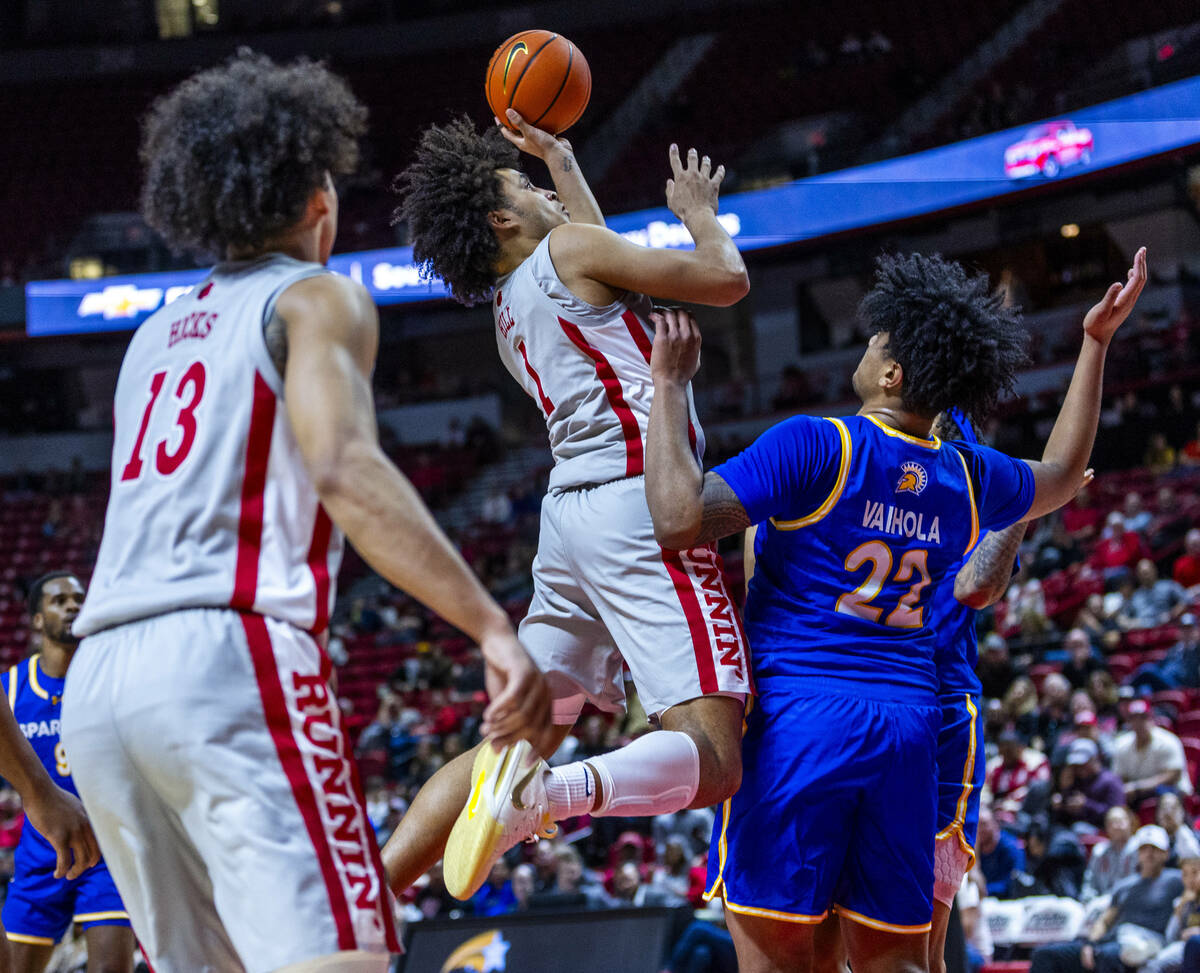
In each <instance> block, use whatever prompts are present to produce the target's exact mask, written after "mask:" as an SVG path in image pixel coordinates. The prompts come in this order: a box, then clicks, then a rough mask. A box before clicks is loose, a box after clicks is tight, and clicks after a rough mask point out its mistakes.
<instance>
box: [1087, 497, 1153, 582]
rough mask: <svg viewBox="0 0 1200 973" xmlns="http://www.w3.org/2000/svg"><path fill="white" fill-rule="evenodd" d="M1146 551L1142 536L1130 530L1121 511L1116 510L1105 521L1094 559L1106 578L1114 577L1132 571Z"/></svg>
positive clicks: (1093, 555)
mask: <svg viewBox="0 0 1200 973" xmlns="http://www.w3.org/2000/svg"><path fill="white" fill-rule="evenodd" d="M1145 553H1146V547H1145V544H1143V543H1142V539H1141V537H1140V536H1139V535H1137V534H1135V533H1134V532H1133V531H1131V530H1128V529H1127V528H1126V527H1125V518H1124V517H1123V516H1122V514H1121V512H1120V511H1119V510H1114V511H1113V512H1112V513H1110V514H1109V515H1108V519H1107V520H1106V521H1105V526H1104V530H1103V531H1102V532H1101V533H1100V543H1098V544H1097V545H1096V549H1095V551H1094V552H1093V554H1092V560H1093V562H1094V563H1095V564H1096V566H1097V567H1099V568H1100V569H1101V570H1102V571H1103V572H1104V576H1105V577H1106V578H1112V577H1117V576H1120V575H1123V574H1125V573H1126V572H1129V571H1132V570H1133V566H1134V565H1135V564H1136V563H1137V561H1138V558H1140V557H1143V556H1144V555H1145Z"/></svg>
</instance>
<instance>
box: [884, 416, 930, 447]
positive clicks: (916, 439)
mask: <svg viewBox="0 0 1200 973" xmlns="http://www.w3.org/2000/svg"><path fill="white" fill-rule="evenodd" d="M867 418H868V419H870V420H871V421H872V422H873V423H875V425H877V426H878V427H879V428H880V429H882V430H883V431H884V432H885V433H887V434H888V435H889V436H895V437H896V438H897V439H903V440H904V441H905V442H906V443H912V444H913V445H914V446H924V447H925V448H926V449H941V448H942V441H941V440H940V439H938V438H937V436H934V437H933V438H932V439H922V438H921V437H920V436H910V435H909V434H908V433H906V432H901V431H900V430H899V429H893V428H892V427H891V426H889V425H888V424H887V423H886V422H881V421H880V420H878V419H876V418H875V417H874V416H867Z"/></svg>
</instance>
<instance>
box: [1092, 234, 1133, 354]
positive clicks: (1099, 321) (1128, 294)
mask: <svg viewBox="0 0 1200 973" xmlns="http://www.w3.org/2000/svg"><path fill="white" fill-rule="evenodd" d="M1145 286H1146V248H1145V247H1142V248H1141V249H1140V250H1138V252H1137V253H1136V254H1134V257H1133V266H1132V267H1130V268H1129V273H1128V274H1127V275H1126V279H1125V283H1124V284H1113V285H1112V286H1111V287H1110V288H1109V289H1108V292H1107V293H1106V294H1105V295H1104V297H1103V298H1102V299H1101V301H1100V303H1099V304H1097V305H1096V306H1095V307H1093V308H1092V309H1091V310H1090V311H1088V313H1087V317H1085V318H1084V319H1083V330H1084V333H1086V334H1087V335H1089V336H1091V337H1092V338H1095V339H1096V340H1097V341H1099V342H1100V343H1101V344H1104V345H1107V344H1108V343H1109V342H1110V341H1111V340H1112V336H1113V335H1114V334H1115V333H1116V330H1117V328H1119V327H1120V326H1121V324H1122V323H1123V322H1124V321H1125V319H1126V318H1127V317H1129V312H1130V311H1132V310H1133V305H1134V304H1136V303H1137V299H1138V295H1139V294H1141V293H1142V288H1143V287H1145Z"/></svg>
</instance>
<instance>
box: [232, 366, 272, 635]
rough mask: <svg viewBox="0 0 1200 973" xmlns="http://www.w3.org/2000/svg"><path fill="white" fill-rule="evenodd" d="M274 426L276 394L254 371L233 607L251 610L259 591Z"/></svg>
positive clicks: (239, 518)
mask: <svg viewBox="0 0 1200 973" xmlns="http://www.w3.org/2000/svg"><path fill="white" fill-rule="evenodd" d="M274 428H275V393H274V392H272V391H271V386H269V385H268V384H267V383H266V382H265V381H264V380H263V377H262V376H261V375H260V374H259V373H258V372H257V371H256V372H255V373H254V404H253V406H252V407H251V409H250V434H249V436H247V437H246V472H245V473H244V474H243V476H242V512H241V515H240V516H239V517H238V548H237V566H236V568H235V569H234V575H233V598H232V599H231V600H230V604H231V605H232V606H233V607H234V608H241V609H244V610H246V611H250V610H251V609H253V608H254V599H255V598H256V597H257V594H258V556H259V553H260V552H261V549H262V531H263V492H264V491H265V490H266V486H267V464H268V462H269V460H270V458H271V434H272V432H273V431H274Z"/></svg>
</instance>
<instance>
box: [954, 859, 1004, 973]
mask: <svg viewBox="0 0 1200 973" xmlns="http://www.w3.org/2000/svg"><path fill="white" fill-rule="evenodd" d="M986 894H987V886H986V885H985V884H984V879H983V873H982V872H981V871H980V870H979V866H978V865H976V866H975V867H974V868H972V869H971V871H970V872H968V873H967V874H966V875H964V876H963V883H962V888H960V889H959V890H958V895H956V896H955V899H954V902H955V905H957V906H958V915H959V919H960V920H961V921H962V930H963V939H964V940H966V945H967V969H968V970H969V971H970V973H979V971H980V970H981V969H982V968H983V965H984V964H985V963H987V962H988V961H989V960H991V958H992V955H993V954H994V952H995V949H994V947H993V945H992V932H991V930H990V929H989V928H988V924H987V921H986V920H985V919H984V918H983V897H984V896H985V895H986Z"/></svg>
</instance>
